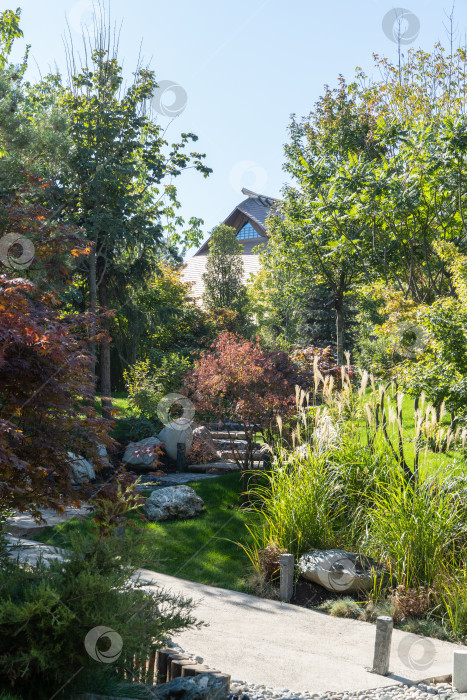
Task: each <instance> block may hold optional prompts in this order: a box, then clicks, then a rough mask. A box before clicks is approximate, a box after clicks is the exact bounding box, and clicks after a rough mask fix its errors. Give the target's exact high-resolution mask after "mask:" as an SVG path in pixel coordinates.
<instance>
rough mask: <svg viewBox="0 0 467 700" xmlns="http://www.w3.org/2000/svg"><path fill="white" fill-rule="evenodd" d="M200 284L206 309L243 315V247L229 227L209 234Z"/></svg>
mask: <svg viewBox="0 0 467 700" xmlns="http://www.w3.org/2000/svg"><path fill="white" fill-rule="evenodd" d="M203 280H204V303H205V305H206V307H207V308H208V309H230V310H231V311H237V312H238V313H239V314H242V315H244V314H245V311H246V305H247V295H246V288H245V286H244V284H243V281H242V280H243V260H242V245H241V243H240V241H239V240H238V239H237V233H236V231H235V229H234V228H232V227H231V226H225V225H220V226H217V227H216V228H215V229H214V230H213V231H212V233H211V238H210V241H209V253H208V260H207V263H206V272H205V273H204V275H203Z"/></svg>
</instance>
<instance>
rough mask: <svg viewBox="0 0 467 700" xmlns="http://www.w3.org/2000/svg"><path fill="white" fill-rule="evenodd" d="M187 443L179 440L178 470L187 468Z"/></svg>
mask: <svg viewBox="0 0 467 700" xmlns="http://www.w3.org/2000/svg"><path fill="white" fill-rule="evenodd" d="M185 458H186V445H185V443H184V442H177V471H179V472H182V471H183V470H184V469H185Z"/></svg>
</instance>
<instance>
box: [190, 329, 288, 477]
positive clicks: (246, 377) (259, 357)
mask: <svg viewBox="0 0 467 700" xmlns="http://www.w3.org/2000/svg"><path fill="white" fill-rule="evenodd" d="M297 382H298V374H297V371H296V368H295V367H294V366H293V365H292V363H291V362H290V360H289V358H288V356H287V355H286V353H284V352H274V351H270V350H264V349H263V348H262V347H261V345H260V344H259V343H258V342H257V341H252V340H246V339H245V338H241V337H239V336H237V335H235V334H233V333H227V332H225V333H222V334H221V335H220V336H219V337H218V338H217V340H216V341H215V342H214V343H213V345H212V347H211V349H210V350H207V351H206V352H204V353H203V355H202V356H201V358H200V359H199V360H198V362H196V363H195V367H194V369H193V371H192V372H190V373H189V374H188V375H187V376H186V377H185V381H184V385H185V387H186V389H187V391H188V395H189V396H190V398H191V399H192V400H193V402H194V404H195V407H196V410H197V411H198V412H199V415H200V417H202V418H204V419H208V420H211V421H219V422H222V421H224V420H226V419H230V420H232V421H234V422H236V423H241V425H242V428H243V430H244V431H245V436H246V442H247V448H246V452H245V456H244V458H243V460H242V459H240V456H239V455H237V456H236V461H237V464H238V466H239V467H240V469H241V470H242V477H243V485H244V486H245V487H246V470H247V469H249V468H251V469H252V468H253V441H254V437H255V434H256V433H257V432H258V431H261V432H263V435H265V434H266V432H267V431H268V430H270V429H271V428H272V427H273V426H274V423H275V421H276V418H277V416H281V417H283V418H285V417H287V416H288V415H289V414H290V413H291V412H293V410H294V407H295V386H296V384H297Z"/></svg>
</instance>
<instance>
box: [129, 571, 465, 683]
mask: <svg viewBox="0 0 467 700" xmlns="http://www.w3.org/2000/svg"><path fill="white" fill-rule="evenodd" d="M140 573H141V577H142V580H143V581H144V582H145V583H148V584H149V585H150V586H158V587H163V588H165V589H168V590H170V591H173V592H174V593H177V594H181V595H183V596H186V597H190V598H193V600H195V601H197V602H198V606H197V608H196V611H195V614H196V617H197V618H198V619H200V620H203V621H204V622H206V623H208V624H209V627H207V628H202V629H201V630H195V631H187V632H183V633H182V634H181V635H179V636H178V637H176V638H175V639H174V640H173V641H175V642H176V643H177V644H179V645H180V646H181V647H182V648H183V649H184V650H185V651H187V652H189V653H192V654H196V655H198V656H201V657H203V659H204V662H205V663H206V664H208V665H209V666H211V667H215V668H218V669H219V670H221V671H222V672H223V673H229V674H231V676H232V678H233V679H235V680H237V679H238V680H242V681H247V682H248V683H252V684H256V683H260V684H263V683H264V684H265V685H269V686H273V687H275V688H288V689H289V690H290V691H293V692H299V691H304V690H309V691H312V692H317V693H320V692H327V691H334V692H339V691H340V692H342V691H351V690H365V689H370V688H379V687H383V686H390V685H394V684H395V683H397V682H400V683H407V682H420V681H422V680H427V679H432V678H440V677H445V676H447V675H449V674H450V673H451V667H452V652H453V651H454V650H455V649H458V648H459V646H458V645H455V644H450V643H448V642H441V641H438V640H436V639H428V638H426V637H419V636H417V635H413V634H407V633H405V632H401V631H399V630H394V633H393V642H392V649H391V664H390V671H391V675H390V676H388V677H383V676H378V675H375V674H373V673H370V672H369V671H368V670H367V668H368V667H371V665H372V662H373V649H374V638H375V626H374V625H372V624H370V623H367V622H359V621H356V620H349V619H343V618H337V617H330V616H329V615H326V614H324V613H319V612H315V611H312V610H306V609H304V608H300V607H297V606H295V605H287V604H284V603H280V602H277V601H272V600H264V599H262V598H256V597H254V596H250V595H246V594H243V593H236V592H233V591H228V590H225V589H222V588H214V587H212V586H205V585H202V584H200V583H193V582H190V581H184V580H181V579H177V578H173V577H172V576H166V575H164V574H157V573H154V572H152V571H147V570H142V571H141V572H140ZM462 648H463V649H465V647H462Z"/></svg>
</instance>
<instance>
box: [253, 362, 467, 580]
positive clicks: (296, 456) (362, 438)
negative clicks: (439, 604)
mask: <svg viewBox="0 0 467 700" xmlns="http://www.w3.org/2000/svg"><path fill="white" fill-rule="evenodd" d="M320 381H322V379H321V380H320ZM331 381H332V380H329V378H326V380H325V384H324V387H323V391H322V393H321V401H324V404H323V403H321V404H320V405H318V406H312V405H311V397H310V396H308V397H306V396H304V395H302V396H301V400H300V401H299V402H298V406H297V408H298V418H297V420H298V422H297V427H296V430H295V433H294V436H293V440H294V444H295V449H293V450H291V449H290V448H288V447H287V444H286V443H285V441H282V443H279V444H278V445H277V446H276V450H275V455H276V456H275V461H274V464H273V468H272V469H271V471H270V472H269V473H268V474H267V475H266V483H263V484H259V485H256V486H254V485H253V486H252V487H251V489H250V494H249V495H250V501H251V503H252V507H253V509H254V511H255V512H256V513H257V515H258V517H259V518H260V525H259V526H258V528H257V529H256V530H255V531H254V532H253V538H254V539H255V540H256V547H255V550H254V551H253V550H251V552H250V554H252V555H254V553H255V551H259V550H260V549H261V548H264V547H265V546H267V545H275V546H277V547H284V548H286V549H287V550H288V551H290V552H293V553H294V554H295V555H301V554H302V553H304V552H306V551H309V550H310V549H313V548H318V549H325V548H336V547H338V548H342V549H344V550H348V551H358V552H363V553H365V554H368V555H370V556H372V557H374V558H376V559H378V560H379V561H381V562H383V563H384V564H386V565H387V567H388V570H389V571H391V573H392V574H393V575H394V577H395V580H396V581H397V582H398V583H399V584H403V585H404V586H406V587H407V588H416V587H419V586H423V585H426V586H429V587H431V586H434V585H439V583H440V580H441V578H440V577H441V576H443V574H444V573H445V572H455V571H456V569H457V570H461V569H462V563H463V561H464V557H465V553H466V552H467V526H466V513H467V510H466V508H467V506H466V503H467V478H466V474H465V470H464V469H462V468H461V469H460V470H459V472H458V474H457V475H453V474H448V473H447V472H443V471H440V472H439V473H438V472H437V473H430V471H429V470H427V468H426V464H425V454H422V453H420V448H419V445H420V431H421V417H422V416H423V415H424V414H423V406H421V407H420V409H419V410H417V411H416V412H415V414H414V416H413V420H414V423H415V431H414V433H410V431H409V430H408V429H407V428H406V423H403V420H402V419H403V409H402V397H401V395H400V394H397V395H396V397H395V402H394V405H393V404H392V401H391V397H390V395H389V394H387V393H386V392H385V391H384V388H383V387H380V388H376V387H372V388H371V390H370V389H367V385H366V381H367V377H365V376H364V377H363V379H362V384H361V386H360V388H359V389H358V390H357V389H355V388H353V387H352V385H351V383H350V382H349V381H345V382H344V389H343V390H342V391H337V392H335V391H332V387H331ZM315 396H319V393H316V392H315ZM297 443H298V447H297ZM410 443H412V445H413V453H412V454H413V456H412V457H411V459H410V460H409V455H410V452H409V444H410ZM412 460H413V461H412ZM449 468H451V469H452V465H451V467H446V466H445V470H446V469H449ZM453 471H454V470H453ZM451 575H452V574H449V576H451Z"/></svg>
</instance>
